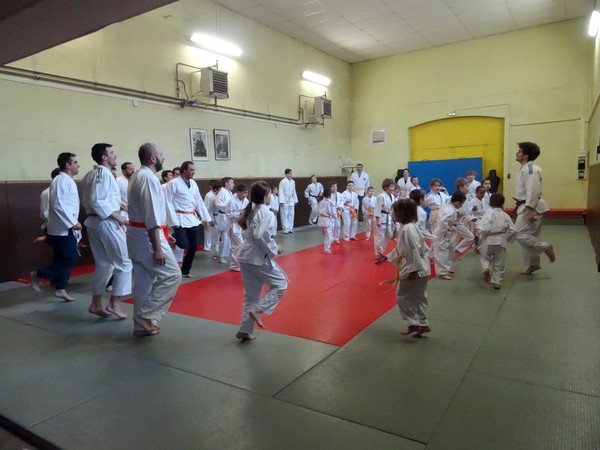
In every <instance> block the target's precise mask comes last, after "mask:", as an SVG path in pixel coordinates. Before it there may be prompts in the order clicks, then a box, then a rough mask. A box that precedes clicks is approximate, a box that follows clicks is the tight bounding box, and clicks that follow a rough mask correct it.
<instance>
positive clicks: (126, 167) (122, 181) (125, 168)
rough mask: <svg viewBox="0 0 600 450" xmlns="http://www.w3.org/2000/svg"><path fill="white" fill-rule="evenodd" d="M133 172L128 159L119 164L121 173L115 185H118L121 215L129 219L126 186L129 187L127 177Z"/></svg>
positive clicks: (133, 169)
mask: <svg viewBox="0 0 600 450" xmlns="http://www.w3.org/2000/svg"><path fill="white" fill-rule="evenodd" d="M133 172H135V168H134V167H133V164H132V163H130V162H129V161H127V162H124V163H123V164H121V173H122V174H123V175H121V176H120V177H117V185H118V186H119V193H120V194H121V215H122V216H123V217H125V219H126V220H127V219H129V216H128V215H127V188H128V187H129V179H130V178H131V175H133Z"/></svg>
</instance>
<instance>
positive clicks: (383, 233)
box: [373, 192, 396, 257]
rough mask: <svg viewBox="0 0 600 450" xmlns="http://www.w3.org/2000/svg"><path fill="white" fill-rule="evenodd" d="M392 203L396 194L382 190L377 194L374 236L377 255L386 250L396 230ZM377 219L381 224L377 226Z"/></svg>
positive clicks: (374, 213)
mask: <svg viewBox="0 0 600 450" xmlns="http://www.w3.org/2000/svg"><path fill="white" fill-rule="evenodd" d="M392 203H394V196H393V195H391V194H388V193H387V192H382V193H381V194H379V195H378V196H377V202H376V204H375V211H374V212H373V215H374V216H375V222H376V224H375V236H374V237H373V245H374V249H375V256H376V257H377V256H379V255H380V254H383V253H384V252H385V249H386V247H387V245H388V243H389V242H390V239H391V238H392V236H394V233H395V232H396V225H395V224H394V221H393V219H392ZM377 221H378V222H379V226H377Z"/></svg>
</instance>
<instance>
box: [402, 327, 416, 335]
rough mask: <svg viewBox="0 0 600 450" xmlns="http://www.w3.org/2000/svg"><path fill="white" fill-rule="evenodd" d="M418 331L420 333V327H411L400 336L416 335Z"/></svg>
mask: <svg viewBox="0 0 600 450" xmlns="http://www.w3.org/2000/svg"><path fill="white" fill-rule="evenodd" d="M417 331H419V325H410V326H409V327H407V328H405V329H404V330H402V331H401V332H400V334H401V335H402V336H407V335H409V334H412V333H416V332H417Z"/></svg>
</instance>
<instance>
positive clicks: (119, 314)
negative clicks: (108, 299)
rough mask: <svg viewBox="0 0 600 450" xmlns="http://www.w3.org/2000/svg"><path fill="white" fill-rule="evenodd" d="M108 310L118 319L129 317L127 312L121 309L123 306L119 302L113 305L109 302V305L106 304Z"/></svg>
mask: <svg viewBox="0 0 600 450" xmlns="http://www.w3.org/2000/svg"><path fill="white" fill-rule="evenodd" d="M106 311H107V312H109V313H110V314H112V315H113V316H115V317H117V318H118V319H121V320H123V319H127V314H125V313H124V312H123V311H121V307H120V306H119V304H118V303H115V304H114V305H111V304H110V303H109V304H108V305H106Z"/></svg>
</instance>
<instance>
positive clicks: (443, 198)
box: [425, 191, 450, 234]
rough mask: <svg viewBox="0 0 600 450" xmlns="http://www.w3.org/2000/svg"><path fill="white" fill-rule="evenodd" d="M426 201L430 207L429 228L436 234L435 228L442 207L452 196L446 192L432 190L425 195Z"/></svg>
mask: <svg viewBox="0 0 600 450" xmlns="http://www.w3.org/2000/svg"><path fill="white" fill-rule="evenodd" d="M425 201H426V202H427V206H428V207H429V229H430V230H431V231H432V232H433V233H434V234H435V232H434V231H433V230H434V229H435V223H436V222H437V220H438V215H439V213H440V208H441V207H442V206H444V205H445V204H446V203H448V202H449V201H450V197H449V196H448V194H446V193H445V192H441V191H440V192H438V193H435V192H430V193H429V194H427V197H425Z"/></svg>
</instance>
